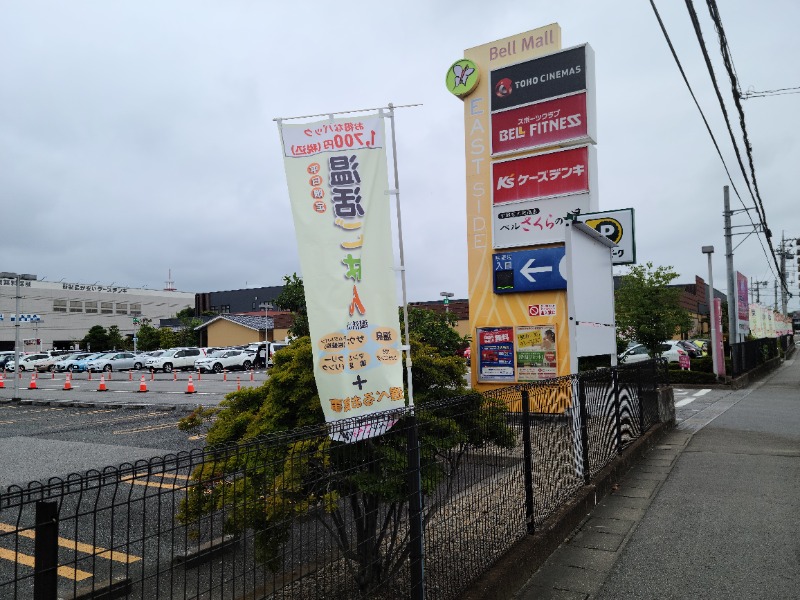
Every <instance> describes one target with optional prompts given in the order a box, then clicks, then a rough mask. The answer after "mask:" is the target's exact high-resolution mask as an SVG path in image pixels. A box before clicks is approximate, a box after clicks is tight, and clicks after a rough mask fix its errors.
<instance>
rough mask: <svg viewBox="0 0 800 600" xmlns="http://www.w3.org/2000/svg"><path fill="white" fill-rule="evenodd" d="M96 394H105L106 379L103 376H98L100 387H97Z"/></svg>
mask: <svg viewBox="0 0 800 600" xmlns="http://www.w3.org/2000/svg"><path fill="white" fill-rule="evenodd" d="M97 391H98V392H107V391H108V388H106V377H105V375H100V385H99V386H97Z"/></svg>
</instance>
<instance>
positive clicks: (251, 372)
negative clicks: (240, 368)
mask: <svg viewBox="0 0 800 600" xmlns="http://www.w3.org/2000/svg"><path fill="white" fill-rule="evenodd" d="M250 381H253V369H250Z"/></svg>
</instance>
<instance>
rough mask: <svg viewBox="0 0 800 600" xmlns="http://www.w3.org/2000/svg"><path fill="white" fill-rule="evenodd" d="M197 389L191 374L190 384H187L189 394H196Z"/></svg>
mask: <svg viewBox="0 0 800 600" xmlns="http://www.w3.org/2000/svg"><path fill="white" fill-rule="evenodd" d="M195 392H196V390H195V389H194V382H193V381H192V376H191V375H189V385H187V386H186V393H187V394H194V393H195Z"/></svg>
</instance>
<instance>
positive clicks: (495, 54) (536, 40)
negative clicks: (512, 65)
mask: <svg viewBox="0 0 800 600" xmlns="http://www.w3.org/2000/svg"><path fill="white" fill-rule="evenodd" d="M518 42H519V43H518ZM555 43H556V41H555V36H554V35H553V30H552V29H550V30H548V31H545V32H544V33H543V34H542V35H529V36H528V37H524V38H522V39H518V38H514V39H513V40H509V41H507V42H505V43H503V44H501V45H498V46H492V47H491V48H489V61H490V62H491V61H493V60H497V59H498V58H505V57H507V56H514V55H515V54H517V52H520V53H522V52H528V51H530V50H534V49H536V48H545V47H547V46H554V45H555Z"/></svg>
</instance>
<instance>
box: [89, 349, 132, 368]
mask: <svg viewBox="0 0 800 600" xmlns="http://www.w3.org/2000/svg"><path fill="white" fill-rule="evenodd" d="M134 364H136V355H135V354H134V353H133V352H108V353H106V354H104V355H103V356H101V357H100V358H96V359H95V360H93V361H91V362H90V363H89V364H87V365H86V367H87V369H88V370H89V371H93V372H98V371H129V370H131V369H133V365H134Z"/></svg>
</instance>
